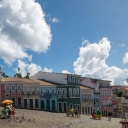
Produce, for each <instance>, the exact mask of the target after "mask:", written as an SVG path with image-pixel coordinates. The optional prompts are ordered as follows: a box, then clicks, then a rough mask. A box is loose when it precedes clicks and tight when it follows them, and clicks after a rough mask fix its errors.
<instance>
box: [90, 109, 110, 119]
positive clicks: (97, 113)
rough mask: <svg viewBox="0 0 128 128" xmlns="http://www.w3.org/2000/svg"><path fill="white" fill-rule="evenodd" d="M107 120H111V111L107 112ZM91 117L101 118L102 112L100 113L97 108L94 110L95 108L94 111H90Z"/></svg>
mask: <svg viewBox="0 0 128 128" xmlns="http://www.w3.org/2000/svg"><path fill="white" fill-rule="evenodd" d="M107 116H108V121H111V117H112V112H110V111H109V112H108V115H107ZM92 118H93V119H96V118H100V119H101V118H102V114H101V111H100V110H97V111H95V109H94V111H93V113H92Z"/></svg>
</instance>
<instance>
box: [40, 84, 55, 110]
mask: <svg viewBox="0 0 128 128" xmlns="http://www.w3.org/2000/svg"><path fill="white" fill-rule="evenodd" d="M53 90H54V91H53ZM53 102H54V104H53ZM40 109H41V110H46V111H57V91H56V86H40Z"/></svg>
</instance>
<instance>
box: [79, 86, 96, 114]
mask: <svg viewBox="0 0 128 128" xmlns="http://www.w3.org/2000/svg"><path fill="white" fill-rule="evenodd" d="M80 94H81V95H80V98H81V114H87V115H90V114H92V112H93V109H94V108H93V106H94V105H93V99H94V97H93V89H89V88H88V89H80Z"/></svg>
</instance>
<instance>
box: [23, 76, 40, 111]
mask: <svg viewBox="0 0 128 128" xmlns="http://www.w3.org/2000/svg"><path fill="white" fill-rule="evenodd" d="M22 81H23V107H24V108H29V109H39V108H40V102H39V100H40V99H39V95H40V94H39V91H40V84H39V83H38V82H36V81H34V80H31V79H24V78H23V79H22Z"/></svg>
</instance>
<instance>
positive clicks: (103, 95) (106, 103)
mask: <svg viewBox="0 0 128 128" xmlns="http://www.w3.org/2000/svg"><path fill="white" fill-rule="evenodd" d="M100 102H101V111H102V115H103V116H107V115H108V112H109V111H110V112H112V113H113V104H112V89H111V88H109V87H108V88H101V89H100Z"/></svg>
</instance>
